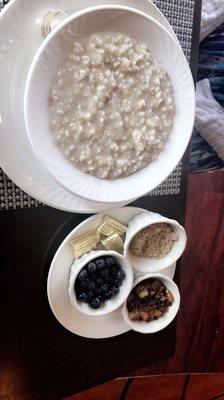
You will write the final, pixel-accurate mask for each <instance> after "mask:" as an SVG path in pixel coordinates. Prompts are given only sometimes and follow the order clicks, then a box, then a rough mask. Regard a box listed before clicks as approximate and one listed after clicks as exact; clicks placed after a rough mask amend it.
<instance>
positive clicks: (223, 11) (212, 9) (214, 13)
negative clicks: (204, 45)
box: [200, 0, 224, 40]
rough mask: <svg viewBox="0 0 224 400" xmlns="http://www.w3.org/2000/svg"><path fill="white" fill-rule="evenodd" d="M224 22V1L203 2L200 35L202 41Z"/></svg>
mask: <svg viewBox="0 0 224 400" xmlns="http://www.w3.org/2000/svg"><path fill="white" fill-rule="evenodd" d="M223 22H224V0H203V2H202V16H201V35H200V39H201V40H203V39H204V38H205V37H206V36H208V35H209V34H210V33H211V32H213V31H214V30H215V29H216V28H217V27H218V26H219V25H221V24H222V23H223Z"/></svg>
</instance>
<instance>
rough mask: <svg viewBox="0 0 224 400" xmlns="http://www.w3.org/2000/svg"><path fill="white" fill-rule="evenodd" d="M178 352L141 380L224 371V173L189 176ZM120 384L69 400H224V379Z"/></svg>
mask: <svg viewBox="0 0 224 400" xmlns="http://www.w3.org/2000/svg"><path fill="white" fill-rule="evenodd" d="M185 227H186V231H187V235H188V245H187V249H186V251H185V254H184V257H183V261H182V269H181V284H180V292H181V299H182V302H181V308H180V312H179V315H178V324H177V337H176V354H175V356H174V357H172V358H171V359H169V360H167V361H165V362H164V361H163V362H162V363H158V364H157V365H153V366H149V367H147V368H144V369H143V370H141V371H136V376H141V375H156V374H177V373H178V372H182V371H183V370H184V372H185V373H186V374H188V373H191V374H192V373H194V372H195V371H197V372H202V373H206V372H208V371H209V372H217V373H222V372H224V170H219V171H215V172H207V173H203V174H194V175H190V177H189V189H188V200H187V214H186V224H185ZM130 383H131V386H130V388H129V390H128V393H127V396H126V397H124V394H122V391H123V390H124V389H125V390H126V389H127V386H125V385H127V381H126V380H118V381H114V382H111V383H108V384H106V385H103V386H100V387H98V388H96V389H93V390H92V391H88V392H85V393H82V394H81V395H76V396H74V397H72V398H70V399H69V400H119V399H124V398H126V399H127V400H135V399H136V400H137V399H138V400H143V399H144V400H145V399H146V400H147V399H149V398H150V399H151V400H160V399H161V400H169V399H170V400H176V399H178V400H183V399H185V400H215V399H224V375H186V376H184V375H179V376H177V375H176V376H166V377H156V378H153V377H147V378H141V379H139V378H137V379H135V380H134V381H132V380H131V381H128V384H130Z"/></svg>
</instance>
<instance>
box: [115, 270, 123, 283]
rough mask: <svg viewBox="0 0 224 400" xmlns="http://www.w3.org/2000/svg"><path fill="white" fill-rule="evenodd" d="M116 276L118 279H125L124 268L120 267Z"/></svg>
mask: <svg viewBox="0 0 224 400" xmlns="http://www.w3.org/2000/svg"><path fill="white" fill-rule="evenodd" d="M116 278H117V279H118V280H121V281H123V279H124V278H125V272H124V271H123V269H120V270H119V271H117V274H116Z"/></svg>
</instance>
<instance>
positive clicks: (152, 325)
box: [122, 274, 180, 333]
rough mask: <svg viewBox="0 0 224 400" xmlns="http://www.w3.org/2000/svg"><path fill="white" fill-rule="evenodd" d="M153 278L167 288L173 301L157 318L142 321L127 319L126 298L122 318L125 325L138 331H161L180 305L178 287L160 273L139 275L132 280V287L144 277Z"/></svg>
mask: <svg viewBox="0 0 224 400" xmlns="http://www.w3.org/2000/svg"><path fill="white" fill-rule="evenodd" d="M149 278H153V279H158V280H160V281H161V282H162V283H163V284H164V285H165V286H166V287H167V289H169V290H170V291H171V293H172V295H173V297H174V302H173V304H172V306H171V307H169V311H167V313H165V314H163V315H162V316H161V317H160V318H158V319H157V320H153V321H151V322H144V321H132V320H130V319H129V316H128V310H127V300H126V301H125V303H124V305H123V308H122V313H123V318H124V320H125V322H126V324H127V325H129V326H130V328H131V329H133V330H134V331H137V332H140V333H155V332H158V331H161V330H162V329H164V328H166V326H168V325H169V324H170V323H171V322H172V321H173V319H174V318H175V316H176V314H177V312H178V310H179V307H180V292H179V289H178V287H177V285H176V283H174V281H173V280H172V279H170V278H168V277H167V276H164V275H161V274H155V275H154V274H146V275H144V276H141V277H140V278H138V279H136V281H135V282H134V285H133V288H134V287H135V286H136V285H137V284H138V283H139V282H142V281H144V280H146V279H149Z"/></svg>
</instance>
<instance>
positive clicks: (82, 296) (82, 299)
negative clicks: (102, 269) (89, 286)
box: [77, 292, 88, 301]
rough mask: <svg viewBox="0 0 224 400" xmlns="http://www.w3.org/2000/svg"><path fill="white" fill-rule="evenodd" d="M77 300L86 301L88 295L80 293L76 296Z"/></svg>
mask: <svg viewBox="0 0 224 400" xmlns="http://www.w3.org/2000/svg"><path fill="white" fill-rule="evenodd" d="M77 299H78V300H80V301H88V295H87V293H86V292H81V293H79V294H77Z"/></svg>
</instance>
